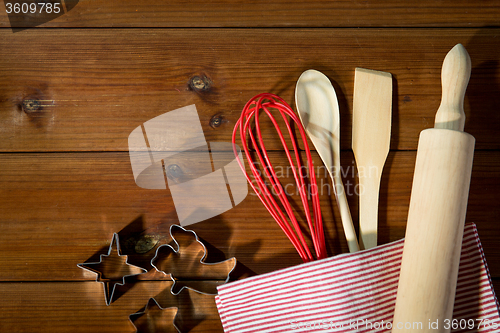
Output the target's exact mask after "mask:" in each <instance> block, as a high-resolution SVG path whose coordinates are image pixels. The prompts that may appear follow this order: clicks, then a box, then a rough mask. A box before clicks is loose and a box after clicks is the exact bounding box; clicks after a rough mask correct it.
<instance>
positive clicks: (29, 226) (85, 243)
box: [0, 151, 500, 281]
mask: <svg viewBox="0 0 500 333" xmlns="http://www.w3.org/2000/svg"><path fill="white" fill-rule="evenodd" d="M0 157H1V159H0V170H1V172H0V230H2V232H1V233H0V253H2V256H0V280H1V281H82V280H89V281H90V280H94V279H95V275H94V274H91V273H87V272H85V271H84V270H82V269H80V268H78V267H77V266H76V264H77V263H81V262H86V261H88V262H92V261H98V255H99V254H102V253H106V252H107V249H108V246H109V242H110V241H111V237H112V234H113V233H114V232H118V233H119V235H120V239H121V242H122V244H126V243H127V241H128V240H129V239H132V238H134V237H137V236H138V235H141V234H144V233H146V234H154V235H159V236H160V242H159V244H164V243H169V242H171V239H170V236H169V232H168V229H169V226H170V225H171V224H173V223H177V217H176V212H175V208H174V205H173V201H172V197H171V194H170V192H169V190H145V189H141V188H139V187H138V186H136V185H135V183H134V180H133V176H132V171H131V168H130V164H129V156H128V154H127V153H72V154H71V153H52V154H19V153H18V154H2V155H1V156H0ZM271 158H272V160H274V161H275V162H276V170H277V172H279V173H280V174H279V176H280V179H282V180H283V182H284V184H287V183H288V182H290V181H291V177H292V175H291V171H290V170H289V169H287V168H285V165H284V164H283V162H282V161H283V158H284V154H283V153H278V152H273V153H272V155H271ZM353 161H354V157H353V155H352V153H350V152H343V153H342V160H341V165H342V166H343V172H344V173H345V176H346V177H344V185H345V187H346V192H347V195H348V201H349V205H350V207H351V212H352V215H353V220H354V221H355V225H357V221H358V214H357V211H358V205H357V202H358V201H357V197H356V195H355V192H354V187H355V184H356V179H355V174H354V177H353V170H354V169H353V165H354V162H353ZM280 162H281V163H280ZM314 162H315V165H317V166H320V165H321V164H320V163H321V162H320V160H319V157H318V156H317V155H316V154H315V157H314ZM414 163H415V152H413V151H408V152H403V151H401V152H391V153H390V154H389V157H388V160H387V163H386V165H385V169H384V173H383V176H382V185H381V193H380V208H379V242H380V243H381V244H383V243H387V242H390V241H394V240H397V239H400V238H402V237H404V232H405V225H406V218H407V214H408V204H409V198H410V190H411V183H412V179H413V168H414ZM499 166H500V153H499V152H494V153H493V152H482V151H478V152H476V156H475V159H474V168H473V174H472V181H471V189H470V196H469V205H468V212H467V220H466V221H467V222H475V223H476V224H477V226H478V229H479V234H480V237H481V240H482V242H483V246H484V250H485V254H486V258H487V260H488V263H489V266H490V270H491V273H492V275H493V276H494V277H500V269H499V267H500V253H499V252H498V250H497V246H496V244H497V239H498V237H499V236H500V231H499V230H498V228H497V227H496V225H495V223H496V221H497V220H498V219H499V218H500V209H499V207H498V205H497V203H498V200H499V199H500V193H499V189H500V183H499V177H498V173H499V172H500V167H499ZM316 171H317V172H319V175H318V177H319V180H318V182H319V185H320V191H322V195H321V198H320V199H321V205H322V211H323V214H324V219H325V228H326V232H327V236H326V238H327V246H328V252H329V254H330V255H335V254H339V253H345V252H348V250H347V244H346V242H345V238H344V234H343V230H342V227H341V223H340V216H339V214H338V209H337V205H336V203H335V201H334V199H333V196H332V193H331V192H330V194H329V193H328V190H331V187H330V185H329V184H330V180H329V177H328V176H327V174H326V173H325V170H324V169H322V168H317V169H316ZM354 172H355V170H354ZM287 173H288V176H287ZM290 193H293V190H292V189H290ZM320 193H321V192H320ZM292 199H298V198H297V196H296V195H294V196H292ZM189 229H192V230H194V231H195V232H197V234H198V236H199V237H200V238H201V239H202V241H203V242H204V243H205V244H206V245H207V247H208V251H209V253H208V258H207V262H213V261H220V260H223V259H225V258H229V257H233V256H234V257H236V258H237V260H238V262H239V264H240V267H239V271H238V272H237V274H236V275H234V278H237V277H238V276H239V274H246V275H248V274H250V275H252V274H256V273H257V274H260V273H264V272H269V271H272V270H275V269H279V268H284V267H288V266H291V265H295V264H299V263H300V258H299V256H298V255H297V254H296V253H295V251H294V249H293V247H292V245H291V244H290V242H289V241H288V239H287V238H286V237H285V235H284V234H283V232H282V231H281V230H280V229H279V227H278V226H277V224H276V222H275V221H274V220H273V219H272V218H271V216H270V215H269V213H268V212H267V211H266V210H265V209H264V207H263V206H262V204H261V202H260V201H259V200H258V198H257V197H256V196H255V195H254V194H253V193H251V192H250V194H249V195H248V196H247V198H246V199H245V200H244V201H243V202H242V203H241V204H240V205H238V206H236V207H235V208H233V209H231V210H229V211H227V212H226V213H223V214H221V215H219V216H217V217H214V218H211V219H209V220H206V221H203V222H200V223H197V224H194V225H192V226H190V228H189ZM122 249H123V250H122V253H123V254H128V255H130V257H129V262H130V263H132V264H136V265H139V266H142V267H146V266H147V265H148V262H149V260H150V259H151V258H152V256H153V253H152V252H149V253H146V254H144V255H139V254H136V253H135V252H134V251H133V249H132V250H131V249H127V247H126V246H125V245H123V246H122ZM96 259H97V260H96ZM146 268H147V267H146Z"/></svg>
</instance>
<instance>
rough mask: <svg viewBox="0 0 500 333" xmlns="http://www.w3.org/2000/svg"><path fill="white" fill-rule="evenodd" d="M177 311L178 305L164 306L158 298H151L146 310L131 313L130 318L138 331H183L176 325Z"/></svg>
mask: <svg viewBox="0 0 500 333" xmlns="http://www.w3.org/2000/svg"><path fill="white" fill-rule="evenodd" d="M177 311H178V308H176V307H168V308H163V307H161V305H160V304H159V303H158V302H157V301H156V299H154V298H150V299H149V300H148V303H147V304H146V306H145V308H144V310H143V311H139V312H136V313H133V314H131V315H130V316H129V320H130V322H131V323H132V325H134V327H135V329H136V332H141V333H146V332H150V333H155V332H164V333H167V332H173V333H181V331H180V329H179V328H178V327H177V326H176V325H175V318H176V316H177Z"/></svg>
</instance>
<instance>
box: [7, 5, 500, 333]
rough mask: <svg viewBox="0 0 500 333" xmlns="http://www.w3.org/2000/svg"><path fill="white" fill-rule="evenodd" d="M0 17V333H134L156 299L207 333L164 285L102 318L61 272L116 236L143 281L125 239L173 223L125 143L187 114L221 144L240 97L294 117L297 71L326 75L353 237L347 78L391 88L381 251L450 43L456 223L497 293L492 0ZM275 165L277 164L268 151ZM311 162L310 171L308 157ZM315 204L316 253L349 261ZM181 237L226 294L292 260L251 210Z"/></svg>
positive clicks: (399, 233)
mask: <svg viewBox="0 0 500 333" xmlns="http://www.w3.org/2000/svg"><path fill="white" fill-rule="evenodd" d="M28 1H31V0H28ZM0 6H1V5H0ZM3 8H4V7H1V10H0V254H1V255H0V295H2V297H0V308H1V310H2V311H0V331H2V332H3V331H5V332H29V333H32V332H42V333H43V332H69V331H71V332H96V331H98V332H131V333H132V332H134V329H133V327H132V325H131V324H130V323H129V321H128V315H129V314H131V313H133V312H136V311H138V310H139V309H141V308H142V307H143V306H144V305H145V304H146V301H147V297H150V296H154V295H157V296H160V297H165V298H164V299H165V301H167V302H169V304H177V305H178V306H179V307H180V308H182V309H183V311H182V313H183V316H184V317H182V318H181V319H182V323H183V324H184V325H185V326H184V331H186V332H210V333H215V332H217V333H220V332H222V327H221V323H220V320H219V317H218V314H217V311H216V309H215V305H214V303H213V297H208V296H206V295H199V294H193V293H190V294H189V295H186V296H185V297H183V298H177V299H172V298H171V297H170V296H169V295H170V294H169V292H167V293H166V292H165V290H166V289H165V286H166V285H167V284H168V283H170V282H168V281H162V282H150V281H142V282H140V283H138V284H137V285H136V286H134V287H132V288H129V289H126V290H125V291H126V292H125V293H122V295H121V296H120V297H119V298H118V299H117V301H116V302H114V303H112V304H111V306H109V307H106V306H105V303H104V297H103V291H102V285H101V284H99V283H96V282H95V281H94V279H95V275H94V274H87V273H86V272H85V271H83V270H81V269H79V268H78V267H77V266H76V264H77V263H80V262H84V261H95V260H98V258H99V254H101V253H105V252H106V251H107V249H108V246H109V242H110V241H111V236H112V234H113V232H118V233H119V234H120V239H121V240H122V242H123V244H124V245H123V247H122V252H123V253H124V254H127V255H129V261H130V262H131V263H133V264H136V265H139V266H143V267H147V268H148V269H149V268H150V267H148V266H147V265H148V263H149V260H150V259H151V256H152V253H151V251H150V252H146V253H145V254H137V253H135V250H134V244H135V242H136V241H137V239H140V237H142V236H143V235H154V236H156V237H158V238H159V244H167V243H170V242H171V239H170V236H169V226H170V225H171V224H174V223H178V218H177V214H176V211H175V208H174V205H173V201H172V195H171V193H170V191H169V190H168V189H167V190H145V189H141V188H139V187H138V186H137V185H136V184H135V183H134V180H133V175H132V170H131V166H130V159H129V155H128V142H127V139H128V135H129V134H130V133H131V131H132V130H134V129H135V128H137V127H138V126H140V125H141V124H143V123H144V122H146V121H147V120H149V119H152V118H154V117H156V116H158V115H161V114H163V113H165V112H168V111H171V110H174V109H177V108H180V107H183V106H187V105H190V104H195V105H196V107H197V109H198V114H199V116H200V121H201V124H202V128H203V131H204V135H205V138H206V140H207V141H208V142H213V141H225V142H228V141H229V138H230V135H231V133H232V130H233V128H234V124H235V122H236V120H237V119H238V117H239V114H240V112H241V109H242V107H243V105H244V103H245V102H246V101H247V100H248V99H250V98H251V97H253V96H254V95H256V94H258V93H261V92H271V93H275V94H278V95H280V96H281V97H283V98H284V99H285V100H286V101H289V102H290V103H291V104H292V105H293V99H294V87H295V83H296V80H297V79H298V77H299V75H300V74H301V73H302V72H303V71H304V70H307V69H310V68H313V69H316V70H320V71H322V72H323V73H325V74H326V75H327V76H328V77H329V78H330V80H331V81H332V84H333V85H334V87H335V89H336V92H337V96H338V98H339V106H340V116H341V147H342V149H343V151H342V160H341V163H342V166H343V167H344V171H346V172H347V173H348V175H347V179H344V185H346V182H347V181H349V182H350V183H349V186H350V191H351V195H349V196H348V201H349V205H350V208H351V212H352V214H353V219H354V221H355V224H357V221H358V213H357V211H358V203H357V202H358V200H357V197H356V196H355V195H354V194H353V193H352V192H353V187H354V186H355V185H356V184H357V181H356V177H355V176H354V175H352V174H351V172H350V171H352V170H354V169H353V167H354V165H355V164H354V162H353V161H354V158H353V155H352V152H350V151H349V149H350V147H351V129H352V127H351V122H352V111H351V110H352V96H353V83H354V69H355V68H356V67H364V68H368V69H374V70H380V71H387V72H390V73H391V74H392V75H393V84H394V97H393V117H392V135H391V144H390V148H391V151H390V153H389V157H388V160H387V163H386V165H385V168H384V173H383V176H382V186H381V195H380V208H379V221H380V224H379V242H380V243H386V242H389V241H392V240H396V239H400V238H401V237H403V235H404V231H405V226H406V219H407V214H408V204H409V197H410V191H411V185H412V184H411V183H412V178H413V168H414V166H415V154H416V152H415V150H416V148H417V140H418V136H419V133H420V131H422V130H423V129H426V128H430V127H433V125H434V116H435V113H436V110H437V109H438V107H439V104H440V99H441V82H440V73H441V64H442V61H443V58H444V56H445V55H446V53H447V52H448V51H449V49H450V48H451V47H453V46H454V45H455V44H457V43H462V44H463V45H464V46H465V47H466V48H467V51H468V52H469V54H470V56H471V59H472V74H471V80H470V82H469V86H468V89H467V92H466V96H465V105H464V107H465V113H466V123H465V131H466V132H468V133H470V134H472V135H473V136H475V138H476V140H477V141H476V149H477V150H476V153H475V158H474V166H473V172H472V181H471V187H470V195H469V202H468V212H467V217H466V222H475V223H476V224H477V226H478V230H479V235H480V237H481V240H482V243H483V246H484V251H485V256H486V258H487V260H488V265H489V268H490V272H491V274H492V276H493V278H494V283H495V284H496V286H497V287H498V286H499V283H498V282H499V281H500V252H499V251H498V247H497V243H498V238H499V236H500V229H499V228H498V226H497V221H498V220H499V219H500V209H499V208H498V202H500V193H499V189H500V176H499V175H500V167H499V166H500V131H499V130H498V128H500V115H499V112H498V110H499V109H500V97H499V96H500V95H499V94H498V92H499V91H500V67H499V59H500V43H498V41H497V39H498V35H499V33H500V24H499V21H498V18H499V17H500V4H499V3H498V1H495V0H485V1H481V2H470V1H462V0H459V1H451V0H442V1H438V2H436V1H432V0H422V1H416V0H411V1H405V2H404V3H401V2H400V1H395V0H384V1H376V0H367V1H355V0H341V1H335V0H328V1H306V2H304V1H297V0H292V1H284V0H275V1H271V2H269V1H262V0H257V1H251V2H247V1H242V0H237V1H227V0H218V1H215V2H214V1H209V2H207V1H199V0H194V1H190V2H182V1H179V0H175V1H172V0H169V1H162V2H161V3H160V2H158V3H152V2H151V1H145V0H138V1H132V0H121V1H109V0H92V1H85V0H82V1H80V2H79V4H78V5H77V6H76V7H75V8H74V9H72V10H71V11H69V12H68V13H67V14H65V15H62V16H60V17H58V18H56V19H54V20H53V21H50V22H46V23H44V24H42V25H41V26H38V27H36V28H34V29H28V30H24V31H22V32H16V33H13V32H12V30H11V29H10V22H9V19H8V17H7V15H6V13H5V11H4V9H3ZM74 28H76V29H74ZM269 125H270V124H269V122H266V121H264V122H263V127H265V128H267V129H268V130H266V131H265V133H264V138H265V140H266V143H267V148H268V149H269V150H281V145H278V144H277V141H276V139H277V137H276V135H275V134H274V133H273V131H271V130H270V128H271V127H270V126H269ZM272 157H273V158H276V159H277V160H278V161H280V162H278V161H277V162H276V165H282V164H281V163H282V160H283V153H282V152H273V153H272ZM315 163H316V165H318V166H319V165H321V163H320V161H319V158H318V157H317V156H316V155H315ZM195 167H196V163H185V164H182V165H181V168H182V169H183V170H187V171H189V170H191V169H192V168H195ZM349 167H350V169H347V168H349ZM282 171H283V172H284V173H285V174H284V175H283V180H285V181H288V180H289V179H288V178H287V176H286V169H282ZM321 179H322V180H323V183H322V184H321V186H323V187H322V188H323V190H324V191H327V189H328V187H327V186H326V185H329V184H330V181H329V179H328V178H327V177H326V174H324V173H323V177H320V181H321ZM346 189H347V190H349V188H348V187H347V186H346ZM321 203H322V207H323V208H322V209H323V212H324V216H325V225H326V231H327V240H328V244H329V245H328V246H329V249H328V250H329V254H331V255H334V254H338V253H344V252H347V245H346V243H345V241H344V236H343V231H342V228H341V224H340V216H339V214H338V209H337V206H336V203H335V201H334V200H333V199H332V198H331V197H330V196H328V195H327V194H326V193H325V194H323V195H322V197H321ZM190 229H192V230H194V231H196V232H197V234H198V235H199V236H200V237H201V240H202V241H203V242H204V244H205V245H206V246H207V249H208V258H207V261H208V262H214V261H219V260H223V259H225V258H228V257H232V256H235V257H236V258H237V259H238V265H237V269H236V270H235V271H234V272H233V273H232V275H231V276H232V278H233V279H238V278H243V277H246V276H249V275H254V274H259V273H264V272H269V271H272V270H275V269H280V268H284V267H289V266H291V265H295V264H299V263H300V258H299V256H298V255H297V254H296V253H295V250H294V249H293V248H292V246H291V245H290V243H289V241H288V240H287V239H286V237H285V236H284V234H283V232H282V231H281V230H280V229H279V227H278V226H277V225H276V223H275V222H274V221H273V220H272V218H271V217H270V215H269V213H268V212H267V211H266V210H265V209H264V208H263V207H262V204H261V203H260V202H259V201H258V199H257V198H256V197H255V196H253V195H249V196H248V197H247V198H246V199H245V200H244V201H243V202H242V203H241V204H240V205H238V206H237V207H236V208H234V209H232V210H230V211H227V212H226V213H224V214H222V215H219V216H217V217H214V218H211V219H209V220H207V221H204V222H201V223H197V224H194V225H192V226H191V228H190ZM217 282H218V281H211V283H217ZM148 283H149V284H148ZM155 283H156V284H155ZM203 283H205V282H203ZM206 285H207V286H209V287H210V286H211V287H213V285H209V284H208V283H206ZM159 293H160V294H159Z"/></svg>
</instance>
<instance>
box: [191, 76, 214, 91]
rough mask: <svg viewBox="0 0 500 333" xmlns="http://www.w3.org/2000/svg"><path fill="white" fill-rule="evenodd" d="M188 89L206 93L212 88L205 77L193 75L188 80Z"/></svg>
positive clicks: (210, 82) (209, 81)
mask: <svg viewBox="0 0 500 333" xmlns="http://www.w3.org/2000/svg"><path fill="white" fill-rule="evenodd" d="M189 87H190V88H191V89H192V90H194V91H207V90H209V89H210V88H211V87H212V81H211V80H210V79H209V78H208V77H206V76H205V75H195V76H193V77H192V78H191V79H190V80H189Z"/></svg>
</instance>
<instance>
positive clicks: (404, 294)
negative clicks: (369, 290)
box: [392, 44, 475, 333]
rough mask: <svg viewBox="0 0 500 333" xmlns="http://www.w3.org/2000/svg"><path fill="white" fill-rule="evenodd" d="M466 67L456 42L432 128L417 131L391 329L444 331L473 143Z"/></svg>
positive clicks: (452, 292) (465, 56)
mask: <svg viewBox="0 0 500 333" xmlns="http://www.w3.org/2000/svg"><path fill="white" fill-rule="evenodd" d="M470 70H471V64H470V57H469V54H468V53H467V51H466V50H465V48H464V47H463V46H462V45H461V44H457V45H456V46H455V47H454V48H453V49H452V50H451V51H450V52H449V53H448V54H447V55H446V58H445V59H444V62H443V68H442V71H441V83H442V100H441V105H440V106H439V109H438V111H437V114H436V119H435V125H434V128H433V129H427V130H424V131H422V132H421V133H420V139H419V143H418V150H417V160H416V164H415V173H414V176H413V186H412V191H411V199H410V208H409V213H408V223H407V227H406V236H405V238H406V239H405V243H404V250H403V258H402V263H401V275H400V278H399V286H398V292H397V297H396V308H395V313H394V320H393V330H392V332H399V331H404V332H418V333H422V332H450V329H447V327H449V326H451V320H452V315H453V304H454V301H455V291H456V284H457V276H458V264H459V261H460V250H461V245H462V236H463V229H464V223H465V212H466V207H467V199H468V196H469V184H470V177H471V171H472V159H473V155H474V143H475V139H474V137H472V136H471V135H469V134H467V133H464V132H463V129H464V123H465V114H464V110H463V100H464V95H465V89H466V87H467V84H468V82H469V77H470ZM446 320H450V325H446Z"/></svg>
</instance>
